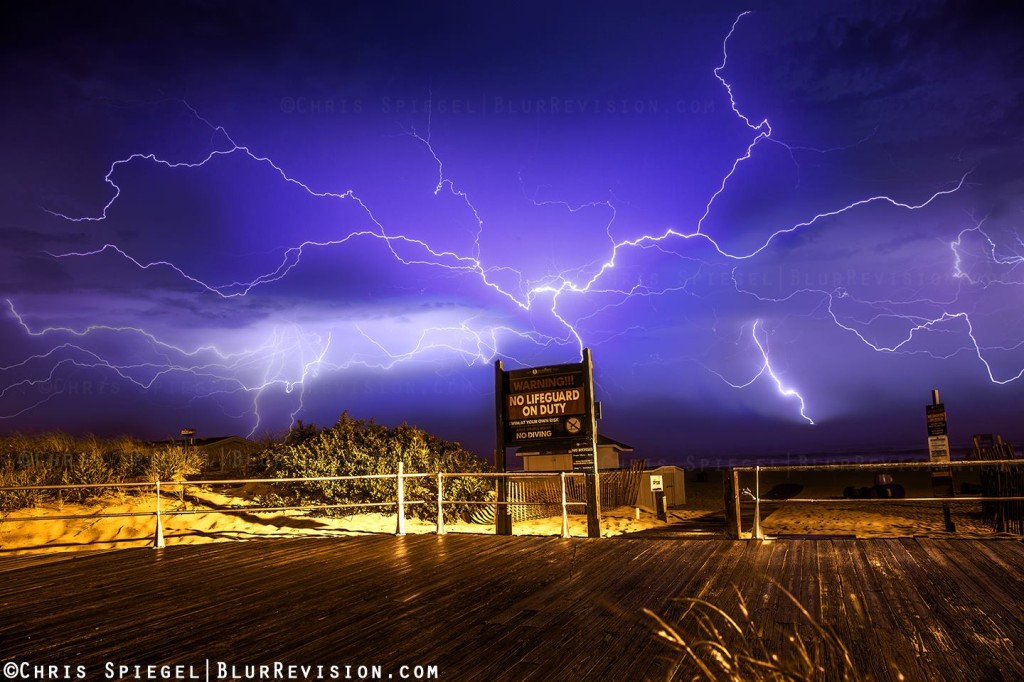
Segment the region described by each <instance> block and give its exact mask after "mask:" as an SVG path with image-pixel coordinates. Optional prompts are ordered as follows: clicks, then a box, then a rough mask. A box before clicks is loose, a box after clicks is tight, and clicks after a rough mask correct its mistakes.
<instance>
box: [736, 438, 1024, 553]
mask: <svg viewBox="0 0 1024 682" xmlns="http://www.w3.org/2000/svg"><path fill="white" fill-rule="evenodd" d="M1011 454H1012V453H1011ZM1011 468H1013V470H1014V471H1016V472H1017V473H1018V475H1019V474H1020V472H1021V469H1022V468H1024V459H1020V458H1014V459H969V460H956V461H950V462H879V463H874V464H872V463H861V464H817V465H815V464H797V465H770V466H743V467H734V468H733V469H732V472H731V481H729V479H728V478H727V479H726V480H727V485H729V486H730V494H729V495H728V496H727V497H728V498H729V500H728V501H727V507H726V521H727V526H728V528H727V532H728V533H729V534H730V535H732V536H733V537H736V538H742V537H745V534H744V531H743V527H742V515H741V507H742V503H743V502H744V500H743V499H742V498H743V495H746V496H747V497H748V498H749V499H748V500H746V501H749V502H752V503H753V505H754V517H753V524H752V527H751V530H750V536H749V537H750V538H752V539H763V538H764V532H763V531H762V529H761V503H762V502H767V503H770V504H773V505H784V504H850V505H859V504H865V503H867V504H881V503H885V504H893V503H895V504H918V503H935V502H942V503H943V507H944V512H945V515H946V520H947V529H948V528H949V526H950V524H949V522H948V515H949V507H948V504H949V503H950V502H981V503H982V504H983V505H1002V504H1004V503H1020V502H1024V495H1022V494H1021V493H1020V492H1019V491H1017V490H1016V489H1014V490H1012V491H1011V494H1003V492H1004V489H1003V488H1000V489H997V490H999V493H1000V494H997V495H987V494H986V495H970V494H968V495H949V496H931V497H879V498H863V497H826V498H821V497H818V498H814V497H788V498H781V499H776V498H771V499H765V498H763V497H762V496H761V474H762V473H775V472H785V473H790V472H799V471H876V472H877V471H915V470H919V471H932V472H933V473H941V472H947V471H949V472H951V471H952V470H954V469H977V470H979V471H980V472H981V474H982V480H985V477H986V475H989V476H991V474H992V473H993V472H1000V473H1005V472H1008V471H1010V470H1011ZM744 473H746V474H750V473H752V474H754V488H753V490H750V489H747V488H743V489H741V488H740V484H739V480H740V475H741V474H744ZM730 484H731V485H730ZM730 506H731V508H730ZM996 530H997V531H1003V530H1006V528H1004V527H997V528H996Z"/></svg>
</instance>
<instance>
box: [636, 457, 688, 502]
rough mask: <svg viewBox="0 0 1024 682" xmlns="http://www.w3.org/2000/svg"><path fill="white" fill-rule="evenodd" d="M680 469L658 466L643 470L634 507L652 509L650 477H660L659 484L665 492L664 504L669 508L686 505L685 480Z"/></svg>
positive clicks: (652, 495)
mask: <svg viewBox="0 0 1024 682" xmlns="http://www.w3.org/2000/svg"><path fill="white" fill-rule="evenodd" d="M684 473H685V472H684V471H683V469H682V468H680V467H677V466H660V467H657V468H655V469H645V470H644V473H643V479H642V480H641V481H640V490H639V491H638V492H637V496H636V506H638V507H643V508H645V509H654V508H655V505H654V493H653V492H652V491H651V476H661V484H662V487H663V488H664V490H665V503H666V504H667V505H668V506H669V507H681V506H682V505H684V504H686V478H685V476H684Z"/></svg>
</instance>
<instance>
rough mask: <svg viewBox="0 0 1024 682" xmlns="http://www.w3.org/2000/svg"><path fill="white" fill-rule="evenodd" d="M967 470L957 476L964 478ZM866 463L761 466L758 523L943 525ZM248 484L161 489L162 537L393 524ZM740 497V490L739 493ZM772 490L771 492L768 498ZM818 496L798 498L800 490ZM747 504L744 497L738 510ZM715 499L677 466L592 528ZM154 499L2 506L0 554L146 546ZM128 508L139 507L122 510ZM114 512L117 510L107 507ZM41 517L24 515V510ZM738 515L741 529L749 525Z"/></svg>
mask: <svg viewBox="0 0 1024 682" xmlns="http://www.w3.org/2000/svg"><path fill="white" fill-rule="evenodd" d="M893 477H894V482H897V483H899V484H900V485H901V486H903V488H904V490H905V492H906V495H907V497H930V496H931V495H932V488H931V479H930V476H929V474H928V473H927V472H921V471H902V472H899V471H898V472H896V473H894V474H893ZM972 480H973V479H971V476H970V475H969V474H965V475H963V476H958V477H957V486H958V490H959V486H960V482H961V481H968V482H971V481H972ZM872 483H873V474H872V473H871V472H867V471H866V472H843V473H842V474H841V477H840V475H837V473H835V472H819V471H800V472H788V473H784V472H766V473H762V476H761V495H762V499H763V502H762V507H761V527H762V530H763V532H764V533H765V534H766V535H768V536H800V535H844V536H855V537H909V536H914V535H928V534H942V533H945V530H944V521H943V511H942V503H941V502H921V503H907V502H897V501H890V500H877V499H856V500H850V499H846V498H844V496H843V494H844V490H846V489H847V488H849V487H853V488H855V489H857V488H860V487H866V486H870V485H872ZM741 487H743V488H747V487H750V488H752V487H753V479H752V477H750V476H748V475H745V476H744V477H743V478H741ZM249 492H251V491H247V490H246V488H244V487H239V486H231V487H228V486H213V487H203V488H189V489H188V494H187V495H185V496H181V495H179V494H178V493H177V492H174V491H165V492H164V494H163V496H162V497H161V512H162V514H161V520H162V524H163V535H164V540H165V542H166V544H167V545H175V544H198V543H206V542H221V541H245V540H257V539H270V538H281V537H299V536H319V537H330V536H341V535H360V534H368V533H394V532H395V530H396V525H397V519H396V517H395V515H394V514H393V513H360V514H354V515H351V516H345V517H337V518H331V517H322V516H315V515H311V514H310V513H309V512H305V511H277V512H248V511H244V510H232V509H230V508H231V507H238V506H243V505H246V504H249V505H250V506H251V504H252V502H251V500H249V499H248V497H249ZM744 498H745V499H749V498H748V496H744ZM772 498H775V499H772ZM806 499H815V500H828V501H826V502H816V503H805V502H801V500H806ZM752 508H753V505H752V503H751V502H749V501H746V502H744V511H745V515H749V512H750V510H752ZM723 509H724V493H723V485H722V472H720V471H713V470H712V471H707V472H704V473H703V474H702V475H698V472H696V471H688V472H687V474H686V504H685V505H683V506H679V507H674V508H672V509H671V510H670V511H669V518H668V521H667V522H664V521H660V520H658V519H657V518H656V517H655V515H654V514H653V512H652V510H646V509H641V510H639V513H638V511H637V509H636V508H634V507H618V508H614V509H605V510H603V512H604V513H603V517H602V523H601V534H602V536H604V537H610V536H614V535H624V534H633V533H643V532H645V531H646V532H648V533H649V532H651V531H654V530H657V529H663V530H665V531H673V530H674V531H676V532H684V531H682V530H680V529H681V528H682V527H683V526H685V525H686V524H685V523H681V522H686V521H692V520H694V519H703V518H714V517H715V516H720V515H721V513H722V511H723ZM950 509H951V513H952V518H953V521H954V522H955V524H956V532H957V535H962V536H964V537H984V536H992V535H994V533H993V531H992V529H991V528H990V527H989V526H988V525H987V524H986V523H985V522H984V520H983V519H982V517H981V514H980V503H979V502H957V501H956V500H955V499H954V500H953V501H951V503H950ZM155 510H156V499H155V496H154V495H153V494H152V493H149V494H145V495H122V496H110V497H105V498H102V499H97V500H94V501H92V502H90V503H88V504H63V505H60V504H57V503H55V502H48V503H45V504H41V505H39V506H36V507H34V508H30V509H22V510H18V511H15V512H11V513H8V514H6V515H5V516H3V517H2V518H0V556H12V555H20V554H33V553H41V552H57V551H60V552H68V551H97V550H111V549H119V548H127V547H144V546H151V545H152V544H153V542H154V537H155V534H156V516H155ZM99 513H102V514H107V515H112V516H109V517H106V518H87V519H69V518H64V517H69V516H79V515H87V514H99ZM131 514H141V515H137V516H132V515H131ZM116 515H121V516H116ZM30 518H32V519H43V520H27V519H30ZM561 523H562V520H561V517H560V516H553V517H549V518H542V519H533V520H529V521H517V522H516V523H514V524H513V532H514V534H516V535H540V536H544V535H547V536H558V535H560V533H561ZM749 523H750V522H749V521H746V522H745V525H744V531H745V534H746V533H749V531H750V530H751V529H750V527H749ZM569 530H570V534H571V535H572V536H574V537H586V535H587V525H586V517H585V516H583V515H580V514H571V515H570V516H569ZM405 531H406V533H409V534H413V533H434V532H436V524H434V523H433V522H426V521H422V520H418V519H414V518H409V519H406V523H405ZM445 531H446V532H448V533H484V534H486V533H493V532H494V528H493V526H492V525H486V524H477V523H472V522H470V521H468V520H462V519H455V518H451V516H450V515H449V516H448V517H447V518H446V523H445Z"/></svg>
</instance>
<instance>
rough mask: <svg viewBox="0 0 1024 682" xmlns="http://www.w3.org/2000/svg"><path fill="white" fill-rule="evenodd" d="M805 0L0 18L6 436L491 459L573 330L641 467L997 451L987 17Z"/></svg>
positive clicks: (1014, 230) (1007, 426) (1013, 386)
mask: <svg viewBox="0 0 1024 682" xmlns="http://www.w3.org/2000/svg"><path fill="white" fill-rule="evenodd" d="M824 4H825V3H819V2H804V3H771V4H768V5H761V6H758V5H754V6H750V5H742V6H741V5H734V6H733V5H730V4H729V3H725V4H723V3H706V5H705V8H703V9H696V8H694V6H693V4H692V3H678V2H667V1H666V2H598V3H574V4H570V3H547V2H525V3H524V2H519V3H505V4H503V5H498V4H495V3H469V2H465V3H444V4H440V3H411V2H410V3H392V2H387V3H370V2H360V3H304V4H299V3H284V2H257V3H221V2H190V3H170V4H167V3H163V4H151V3H100V4H93V3H89V4H71V3H68V4H67V6H66V7H64V8H60V6H59V5H52V4H38V3H21V4H20V5H19V6H18V8H17V9H12V8H10V7H8V8H6V9H4V10H3V12H4V14H5V15H6V16H5V17H4V21H3V29H0V30H2V31H3V34H4V35H3V39H2V41H0V45H2V47H0V49H2V50H3V53H4V59H3V66H2V67H0V68H2V72H3V75H2V82H3V88H4V101H5V106H4V107H3V114H2V116H3V119H4V121H3V126H2V127H0V135H3V143H2V148H3V150H4V157H5V163H4V164H3V166H2V168H3V182H2V185H0V187H2V189H0V192H2V205H3V208H4V211H3V216H2V224H0V231H2V233H3V237H2V240H0V263H2V271H0V272H2V284H0V289H2V290H3V291H2V294H3V295H2V297H0V306H2V313H0V431H35V430H51V429H61V430H66V431H70V432H93V433H97V434H111V435H113V434H120V433H132V434H134V435H136V436H139V437H143V438H160V437H168V436H173V435H174V434H177V433H178V431H179V430H180V429H181V428H182V427H184V426H191V427H194V428H196V429H197V432H198V434H199V435H200V436H211V435H222V434H241V435H245V434H253V435H260V434H263V433H266V432H268V431H273V432H276V433H282V432H283V431H284V430H285V429H286V428H287V427H288V425H289V424H290V423H292V422H293V420H297V419H301V420H303V421H305V422H307V423H308V422H313V423H316V424H319V425H326V424H330V423H333V422H334V420H335V419H336V418H337V417H338V415H339V414H340V413H341V412H342V410H346V409H347V410H349V412H350V413H351V414H352V415H353V416H355V417H359V418H370V417H374V418H376V419H377V420H378V421H381V422H384V423H386V424H397V423H400V422H402V421H407V422H410V423H413V424H417V425H419V426H421V427H423V428H426V429H428V430H430V431H433V432H435V433H437V434H438V435H440V436H443V437H445V438H449V439H452V440H458V441H461V442H462V443H463V444H465V445H466V446H468V447H469V448H470V449H473V450H474V451H476V452H478V453H480V454H482V455H489V454H490V452H491V449H492V448H493V446H494V423H493V405H494V404H493V385H494V384H493V382H494V379H493V372H494V370H493V364H494V361H495V360H496V359H502V360H503V361H504V362H505V366H506V368H509V369H513V368H516V367H523V366H534V365H544V364H560V363H565V362H578V361H579V358H580V353H581V348H582V347H584V346H586V347H589V348H591V349H592V352H593V355H594V361H595V366H596V369H595V374H596V381H597V397H598V399H599V400H601V401H602V402H603V406H604V415H605V418H604V420H603V421H602V422H601V431H602V432H603V433H605V434H607V435H608V436H611V437H612V438H615V439H617V440H620V441H624V442H626V443H629V444H631V445H633V446H635V448H636V453H635V454H636V455H637V456H645V457H647V458H648V459H650V460H668V461H672V460H675V461H685V459H686V458H687V457H688V456H694V455H700V456H711V455H725V454H756V453H785V452H801V453H803V452H815V451H837V450H851V449H856V448H866V449H878V448H899V447H924V445H925V435H926V433H925V419H924V405H925V404H927V403H928V402H929V400H930V390H931V389H933V388H937V389H939V390H940V391H941V394H942V398H943V402H944V403H945V404H946V406H947V410H948V412H949V418H950V436H951V440H952V441H953V443H954V445H958V444H959V445H966V444H967V443H968V442H969V440H970V437H971V435H972V434H973V433H982V432H992V433H1000V434H1002V435H1003V436H1004V437H1006V438H1007V439H1010V440H1015V441H1018V445H1019V441H1020V440H1021V439H1024V419H1022V418H1021V417H1022V414H1024V408H1022V405H1024V377H1022V372H1024V297H1022V293H1024V239H1022V235H1024V230H1021V223H1022V219H1024V166H1022V163H1021V160H1020V159H1021V152H1022V146H1024V106H1022V104H1024V103H1022V92H1024V44H1022V42H1021V41H1020V35H1019V26H1018V25H1017V23H1016V21H1015V19H1014V16H1015V15H1014V14H1013V13H1012V11H1011V5H1010V4H1009V3H1006V4H999V3H992V4H988V3H971V4H970V5H968V4H965V3H957V2H945V3H942V2H935V3H932V2H923V3H892V6H891V7H890V6H888V5H889V4H888V3H885V4H879V5H877V6H875V7H872V8H870V9H869V8H866V7H865V6H864V5H865V3H861V2H845V3H828V5H829V6H828V7H827V8H823V5H824ZM968 7H969V9H968ZM748 9H751V10H753V11H751V12H749V13H746V14H744V11H745V10H748ZM812 422H813V424H812Z"/></svg>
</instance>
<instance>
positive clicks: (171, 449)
mask: <svg viewBox="0 0 1024 682" xmlns="http://www.w3.org/2000/svg"><path fill="white" fill-rule="evenodd" d="M201 464H202V459H201V457H200V456H199V454H198V453H196V452H195V451H193V450H190V449H185V448H182V447H180V446H164V447H161V448H156V449H154V448H153V447H152V446H147V445H145V444H144V443H141V442H139V441H137V440H135V439H133V438H129V437H123V438H116V439H110V440H101V439H98V438H96V437H95V436H92V435H87V436H84V437H81V438H74V437H72V436H69V435H67V434H64V433H59V432H54V433H46V434H42V435H38V436H26V435H22V434H13V435H8V436H4V437H0V487H3V486H53V485H83V484H106V483H123V482H128V481H155V480H156V479H157V478H159V479H160V480H163V481H179V480H182V479H184V477H185V476H187V475H189V474H194V473H197V472H198V471H199V467H200V465H201ZM112 490H117V489H116V488H107V487H103V488H85V489H79V490H12V491H0V510H2V511H13V510H15V509H22V508H25V507H32V506H35V505H36V504H39V503H40V502H43V501H46V500H60V501H69V502H86V501H88V500H90V499H93V498H96V497H102V496H103V495H105V494H108V493H110V492H111V491H112Z"/></svg>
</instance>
